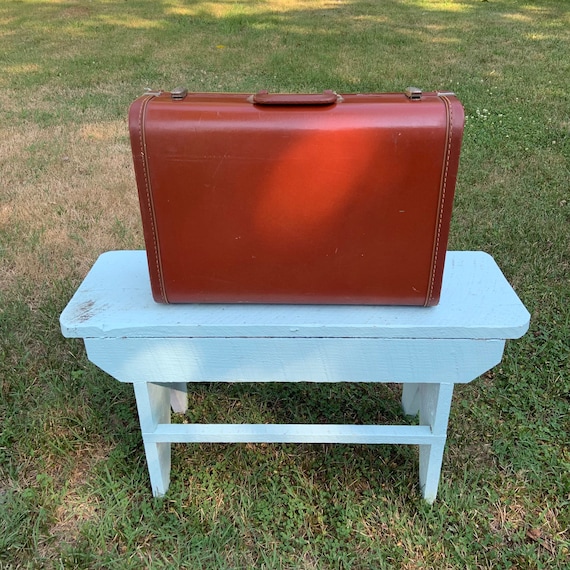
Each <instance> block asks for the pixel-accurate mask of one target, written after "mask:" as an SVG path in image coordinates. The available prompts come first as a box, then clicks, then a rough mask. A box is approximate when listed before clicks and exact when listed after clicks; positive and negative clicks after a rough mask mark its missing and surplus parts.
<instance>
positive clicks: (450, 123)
mask: <svg viewBox="0 0 570 570" xmlns="http://www.w3.org/2000/svg"><path fill="white" fill-rule="evenodd" d="M441 99H442V101H443V102H444V104H445V108H446V111H447V115H448V118H449V119H448V121H447V133H446V134H447V145H446V149H445V152H446V157H445V161H444V167H443V171H442V184H441V196H440V200H439V212H438V220H437V226H436V235H435V244H434V252H433V259H432V265H431V279H430V284H429V289H428V295H427V298H426V306H428V305H429V304H430V303H431V301H432V298H433V284H434V281H435V274H436V268H437V262H438V257H439V241H440V238H441V226H442V221H443V213H444V207H443V206H444V203H445V193H446V190H447V175H448V173H449V162H450V159H451V141H452V138H453V111H452V107H451V104H450V102H449V99H448V98H447V97H441Z"/></svg>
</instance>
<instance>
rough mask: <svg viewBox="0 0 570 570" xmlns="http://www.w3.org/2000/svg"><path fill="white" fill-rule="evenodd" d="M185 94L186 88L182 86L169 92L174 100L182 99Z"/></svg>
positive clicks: (186, 92)
mask: <svg viewBox="0 0 570 570" xmlns="http://www.w3.org/2000/svg"><path fill="white" fill-rule="evenodd" d="M186 95H188V89H186V88H184V87H176V88H175V89H173V90H172V91H171V92H170V97H171V98H172V99H173V100H174V101H182V99H184V97H186Z"/></svg>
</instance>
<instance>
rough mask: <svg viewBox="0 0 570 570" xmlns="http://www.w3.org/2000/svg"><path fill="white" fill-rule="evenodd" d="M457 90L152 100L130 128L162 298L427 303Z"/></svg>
mask: <svg viewBox="0 0 570 570" xmlns="http://www.w3.org/2000/svg"><path fill="white" fill-rule="evenodd" d="M463 124H464V113H463V108H462V106H461V104H460V102H459V101H458V100H457V99H456V97H455V96H454V95H453V94H451V93H421V92H420V91H419V90H415V89H409V90H408V91H407V92H406V93H391V94H390V93H384V94H353V95H337V94H336V93H334V92H332V91H325V92H324V93H322V94H317V95H286V94H275V95H273V94H269V93H267V92H260V93H258V94H256V95H250V94H216V93H186V91H185V90H182V89H178V90H175V91H173V92H161V93H149V94H146V95H144V96H142V97H140V98H139V99H137V100H136V101H135V102H134V103H133V104H132V106H131V109H130V112H129V128H130V134H131V143H132V150H133V158H134V165H135V173H136V180H137V186H138V191H139V198H140V206H141V213H142V220H143V228H144V237H145V244H146V249H147V256H148V265H149V271H150V277H151V285H152V292H153V296H154V299H155V300H156V301H158V302H164V303H187V302H199V303H242V302H244V303H319V304H321V303H333V304H400V305H426V306H429V305H434V304H437V303H438V301H439V295H440V288H441V280H442V273H443V265H444V260H445V253H446V246H447V238H448V232H449V223H450V218H451V209H452V202H453V194H454V190H455V181H456V175H457V168H458V162H459V150H460V145H461V138H462V134H463Z"/></svg>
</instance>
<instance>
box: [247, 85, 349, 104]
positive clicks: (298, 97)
mask: <svg viewBox="0 0 570 570" xmlns="http://www.w3.org/2000/svg"><path fill="white" fill-rule="evenodd" d="M250 101H251V102H252V103H254V104H255V105H332V104H334V103H337V102H338V101H342V97H340V96H339V95H337V94H336V93H335V92H334V91H332V90H330V89H327V90H326V91H323V92H322V93H314V94H296V93H268V92H267V91H258V92H257V93H256V94H255V95H253V96H252V97H250Z"/></svg>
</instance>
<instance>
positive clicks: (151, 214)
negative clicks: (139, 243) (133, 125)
mask: <svg viewBox="0 0 570 570" xmlns="http://www.w3.org/2000/svg"><path fill="white" fill-rule="evenodd" d="M152 98H153V97H148V98H147V99H146V100H145V101H143V103H142V105H141V108H140V112H139V140H140V147H141V154H142V158H143V161H142V167H143V175H144V185H145V192H146V198H147V200H146V201H147V206H148V212H149V219H150V227H151V234H152V245H153V249H154V261H155V264H156V272H157V277H158V286H159V288H160V295H161V297H162V300H163V301H164V302H168V299H167V298H166V291H165V289H164V279H163V274H162V266H161V263H160V254H159V249H158V246H159V244H158V235H157V233H156V216H155V211H154V203H153V200H152V192H151V188H150V177H149V167H148V154H147V149H146V137H145V135H144V119H145V117H146V108H147V106H148V103H149V102H150V101H151V99H152Z"/></svg>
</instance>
